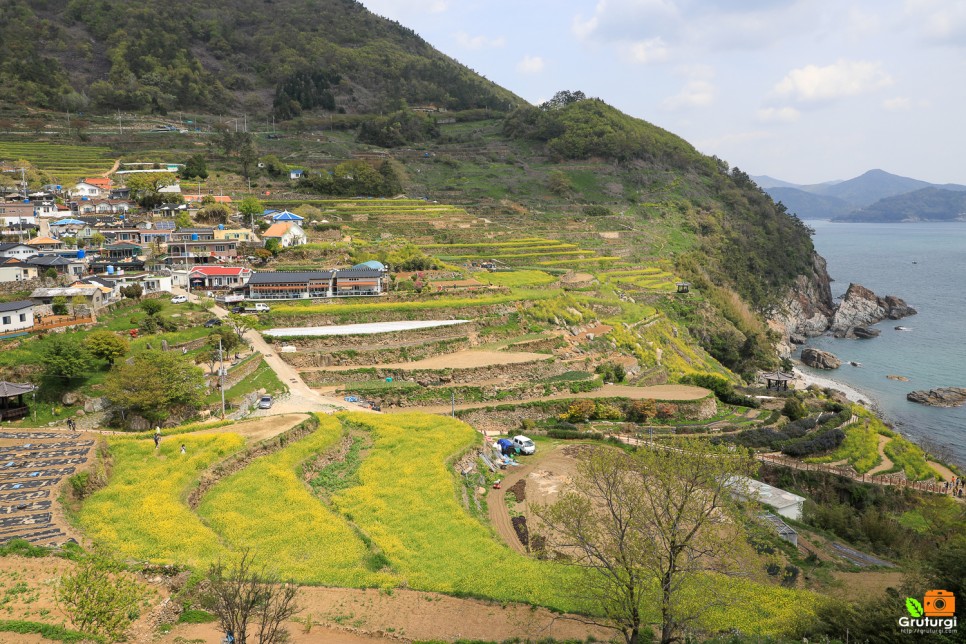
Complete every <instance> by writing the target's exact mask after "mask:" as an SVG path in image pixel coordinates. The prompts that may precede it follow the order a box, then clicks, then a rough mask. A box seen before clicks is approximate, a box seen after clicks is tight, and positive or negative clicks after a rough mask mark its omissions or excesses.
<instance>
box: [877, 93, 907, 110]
mask: <svg viewBox="0 0 966 644" xmlns="http://www.w3.org/2000/svg"><path fill="white" fill-rule="evenodd" d="M882 107H884V108H885V109H887V110H889V111H890V112H901V111H903V110H909V109H912V99H910V98H908V97H906V96H896V97H895V98H887V99H885V100H884V101H882Z"/></svg>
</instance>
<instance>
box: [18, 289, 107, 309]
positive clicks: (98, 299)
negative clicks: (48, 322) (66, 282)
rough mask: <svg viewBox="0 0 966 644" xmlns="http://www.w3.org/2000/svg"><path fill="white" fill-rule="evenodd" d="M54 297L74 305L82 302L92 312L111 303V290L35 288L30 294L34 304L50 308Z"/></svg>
mask: <svg viewBox="0 0 966 644" xmlns="http://www.w3.org/2000/svg"><path fill="white" fill-rule="evenodd" d="M55 297H63V298H65V299H66V301H67V302H69V303H71V304H74V303H75V302H77V301H83V303H84V305H85V306H87V307H89V308H90V309H91V310H92V311H96V310H98V309H101V308H103V307H105V306H107V305H108V304H110V302H111V301H112V299H113V298H112V296H111V289H110V288H107V287H105V286H96V285H93V284H92V285H88V286H59V287H55V288H36V289H34V290H33V291H32V292H31V293H30V299H31V300H33V302H34V303H35V304H38V305H46V306H50V305H51V304H52V303H53V301H54V298H55Z"/></svg>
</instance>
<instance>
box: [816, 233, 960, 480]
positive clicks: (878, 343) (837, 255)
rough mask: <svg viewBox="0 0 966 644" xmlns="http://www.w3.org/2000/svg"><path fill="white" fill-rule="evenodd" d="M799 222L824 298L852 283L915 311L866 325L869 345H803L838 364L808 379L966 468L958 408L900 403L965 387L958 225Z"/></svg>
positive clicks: (823, 340)
mask: <svg viewBox="0 0 966 644" xmlns="http://www.w3.org/2000/svg"><path fill="white" fill-rule="evenodd" d="M807 223H808V224H809V225H810V226H811V227H812V228H814V229H815V236H814V242H815V248H816V250H817V251H818V252H819V254H821V255H822V256H823V257H825V259H826V260H828V272H829V274H830V275H831V277H832V279H833V280H834V281H833V282H832V296H833V297H835V298H840V297H841V296H842V295H844V294H845V291H846V289H848V287H849V282H855V283H857V284H861V285H862V286H865V287H866V288H869V289H871V290H872V291H874V292H875V293H876V295H879V296H880V297H882V296H885V295H896V296H898V297H901V298H902V299H904V300H905V301H906V302H907V303H908V304H909V305H910V306H912V307H913V308H915V309H916V310H917V311H918V314H917V315H914V316H912V317H908V318H903V319H901V320H884V321H882V322H880V323H879V324H877V325H875V328H876V329H879V330H880V331H882V334H881V335H880V336H879V337H877V338H873V339H871V340H846V339H839V338H833V337H831V336H821V337H817V338H812V339H811V340H810V341H809V343H808V346H812V347H816V348H818V349H822V350H825V351H830V352H831V353H833V354H835V355H836V356H837V357H838V358H839V359H841V360H842V366H841V367H839V368H838V369H836V370H834V371H823V372H815V373H818V374H820V375H822V376H826V377H830V378H832V379H834V380H837V381H840V382H842V383H844V384H847V385H849V386H851V387H853V388H854V389H857V390H858V391H860V392H862V393H863V394H865V395H867V396H868V397H869V398H870V399H871V402H873V403H874V404H875V406H876V407H877V409H878V410H879V412H880V413H881V414H882V416H883V417H884V418H885V420H887V421H889V422H891V423H892V424H893V425H894V426H895V428H896V429H897V430H899V431H900V432H901V433H902V434H903V435H905V436H907V437H909V438H911V439H913V440H917V442H919V441H922V440H923V439H927V440H928V441H929V442H931V443H932V444H935V445H941V446H945V447H946V449H947V450H948V451H949V456H950V458H951V460H952V461H953V462H954V463H956V464H958V465H961V466H966V406H962V407H956V408H951V409H949V408H938V407H928V406H925V405H919V404H916V403H913V402H909V401H907V400H906V394H907V393H909V392H910V391H914V390H918V389H933V388H936V387H966V223H906V224H852V223H832V222H829V221H809V222H807ZM897 326H902V327H906V328H908V329H909V330H908V331H901V330H896V329H895V327H897ZM850 361H854V362H857V363H860V364H861V365H862V366H861V367H853V366H851V365H850V364H849V362H850ZM803 369H806V370H809V371H813V370H810V369H808V368H807V367H803ZM888 375H897V376H904V377H906V378H908V379H909V381H908V382H901V381H895V380H890V379H888V378H886V376H888Z"/></svg>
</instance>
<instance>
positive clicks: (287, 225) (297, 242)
mask: <svg viewBox="0 0 966 644" xmlns="http://www.w3.org/2000/svg"><path fill="white" fill-rule="evenodd" d="M270 239H277V240H278V243H279V246H281V247H282V248H290V247H292V246H301V245H302V244H307V243H308V242H309V238H308V236H307V235H306V234H305V231H304V230H302V227H301V226H299V225H298V224H297V223H296V222H294V221H285V222H278V223H275V224H272V225H271V226H269V227H268V229H267V230H266V231H265V232H264V233H262V242H263V243H267V242H268V240H270Z"/></svg>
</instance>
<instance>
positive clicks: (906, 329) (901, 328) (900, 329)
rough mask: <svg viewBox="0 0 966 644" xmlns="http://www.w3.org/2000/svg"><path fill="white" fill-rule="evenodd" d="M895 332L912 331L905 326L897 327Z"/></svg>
mask: <svg viewBox="0 0 966 644" xmlns="http://www.w3.org/2000/svg"><path fill="white" fill-rule="evenodd" d="M896 331H912V329H910V328H909V327H907V326H897V327H896Z"/></svg>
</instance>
